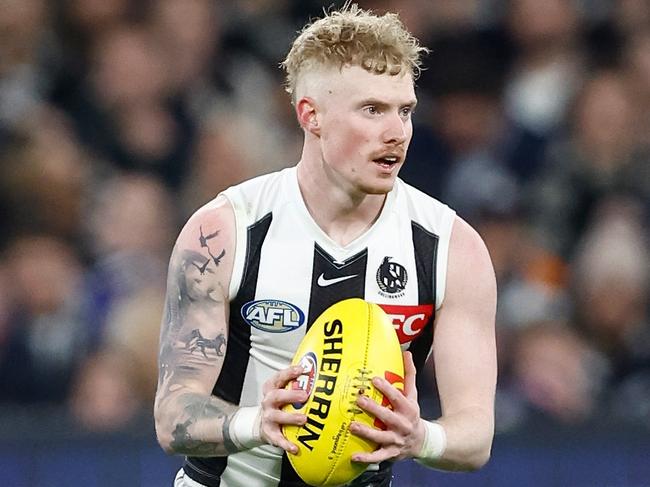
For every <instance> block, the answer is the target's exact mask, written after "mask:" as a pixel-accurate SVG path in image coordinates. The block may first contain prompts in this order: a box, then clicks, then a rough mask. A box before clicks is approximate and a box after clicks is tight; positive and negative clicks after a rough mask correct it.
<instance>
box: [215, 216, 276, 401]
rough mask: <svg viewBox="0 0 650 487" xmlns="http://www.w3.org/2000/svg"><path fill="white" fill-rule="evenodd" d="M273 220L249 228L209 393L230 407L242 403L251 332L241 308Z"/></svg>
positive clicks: (249, 296) (248, 295) (265, 219)
mask: <svg viewBox="0 0 650 487" xmlns="http://www.w3.org/2000/svg"><path fill="white" fill-rule="evenodd" d="M272 220H273V214H272V213H269V214H267V215H265V216H264V217H263V218H262V219H260V220H259V221H257V222H256V223H254V224H253V225H251V226H250V227H248V243H247V245H246V261H245V262H246V264H245V267H244V273H243V275H242V284H241V287H240V289H239V292H238V293H237V296H236V297H235V299H233V300H232V301H231V302H230V320H229V322H228V348H227V349H226V356H225V357H224V361H223V367H222V368H221V374H220V375H219V379H218V380H217V383H216V384H215V386H214V389H213V390H212V393H213V394H214V395H216V396H219V397H221V398H222V399H225V400H226V401H228V402H231V403H233V404H239V401H240V399H241V392H242V389H243V387H244V376H245V375H246V369H247V367H248V357H249V352H250V348H251V328H250V325H249V324H248V323H246V321H245V320H244V318H243V317H242V315H241V308H242V306H243V305H244V304H246V303H248V302H249V301H253V300H254V299H255V290H256V288H257V275H258V272H259V269H260V256H261V253H262V244H263V243H264V239H265V238H266V234H267V233H268V231H269V227H270V226H271V221H272Z"/></svg>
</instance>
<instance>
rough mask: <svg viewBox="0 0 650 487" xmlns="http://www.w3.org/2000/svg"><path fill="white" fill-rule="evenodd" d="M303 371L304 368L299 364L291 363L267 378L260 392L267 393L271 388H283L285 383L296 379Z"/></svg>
mask: <svg viewBox="0 0 650 487" xmlns="http://www.w3.org/2000/svg"><path fill="white" fill-rule="evenodd" d="M303 373H304V369H303V368H302V367H301V366H300V365H293V366H291V367H287V368H286V369H282V370H280V371H279V372H277V373H275V375H273V377H271V378H270V379H269V380H267V381H266V382H265V383H264V386H263V387H262V392H263V393H264V394H267V393H268V392H270V391H272V390H273V389H283V388H284V387H286V385H287V384H288V383H289V382H291V381H292V380H294V379H297V378H298V377H300V376H301V375H302V374H303Z"/></svg>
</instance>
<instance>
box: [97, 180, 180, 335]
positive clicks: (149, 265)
mask: <svg viewBox="0 0 650 487" xmlns="http://www.w3.org/2000/svg"><path fill="white" fill-rule="evenodd" d="M93 203H94V206H93V208H92V210H91V212H90V213H89V215H88V220H87V221H86V224H87V225H88V230H89V237H90V245H91V247H92V249H91V252H92V255H93V260H94V264H93V265H92V267H91V268H90V270H89V276H88V279H87V280H86V283H85V288H86V303H85V304H86V307H87V309H86V312H87V316H86V319H87V321H88V323H89V326H90V327H91V330H92V343H93V345H94V346H100V345H101V344H102V343H103V341H104V338H105V326H106V322H107V319H108V317H109V315H110V314H111V312H112V311H113V309H114V307H115V306H117V305H119V303H120V301H121V300H122V299H128V298H130V297H131V296H132V295H133V294H134V293H136V292H139V291H142V290H145V289H149V290H151V289H153V290H155V291H157V292H162V289H163V288H164V283H165V272H166V268H167V265H166V260H167V259H168V255H169V253H170V252H171V246H172V243H173V232H174V231H175V230H176V222H177V214H176V212H175V209H174V207H173V205H172V200H171V195H170V193H169V191H168V190H167V189H166V188H165V187H164V186H163V185H162V184H161V183H160V182H159V181H157V180H156V179H155V178H153V177H151V176H146V175H131V174H124V175H120V176H117V177H115V178H114V179H112V180H110V181H107V182H105V183H104V185H103V187H102V188H101V189H100V190H99V191H98V192H97V194H96V199H95V201H94V202H93Z"/></svg>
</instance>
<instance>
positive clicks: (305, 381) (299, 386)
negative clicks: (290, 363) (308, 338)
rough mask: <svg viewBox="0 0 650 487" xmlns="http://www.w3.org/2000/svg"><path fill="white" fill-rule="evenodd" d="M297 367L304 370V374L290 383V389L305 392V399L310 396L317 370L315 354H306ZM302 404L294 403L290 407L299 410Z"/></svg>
mask: <svg viewBox="0 0 650 487" xmlns="http://www.w3.org/2000/svg"><path fill="white" fill-rule="evenodd" d="M299 365H300V366H301V367H302V369H303V370H304V373H303V374H302V375H300V376H299V377H298V378H297V379H296V380H294V381H293V382H292V383H291V389H293V390H294V391H295V390H302V391H307V397H309V396H311V391H312V389H313V388H314V381H315V380H316V370H317V369H318V365H317V361H316V354H315V353H314V352H307V353H306V354H305V355H303V356H302V358H301V359H300V363H299ZM304 404H305V403H304V402H294V403H293V404H292V406H293V407H294V408H295V409H300V408H301V407H303V405H304Z"/></svg>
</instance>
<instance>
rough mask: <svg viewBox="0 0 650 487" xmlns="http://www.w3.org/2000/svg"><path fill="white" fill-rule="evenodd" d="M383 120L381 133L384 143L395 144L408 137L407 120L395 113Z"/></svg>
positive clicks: (402, 141)
mask: <svg viewBox="0 0 650 487" xmlns="http://www.w3.org/2000/svg"><path fill="white" fill-rule="evenodd" d="M385 120H386V122H385V123H386V125H385V127H384V134H383V138H384V142H385V143H386V144H395V145H399V144H402V143H404V142H405V141H406V139H407V137H408V127H407V124H408V122H407V121H405V120H404V119H403V118H402V117H400V116H399V114H397V113H396V114H392V115H390V116H388V117H386V119H385Z"/></svg>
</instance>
